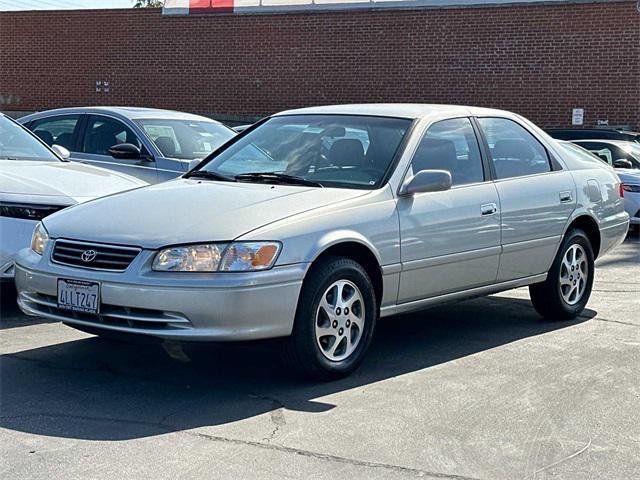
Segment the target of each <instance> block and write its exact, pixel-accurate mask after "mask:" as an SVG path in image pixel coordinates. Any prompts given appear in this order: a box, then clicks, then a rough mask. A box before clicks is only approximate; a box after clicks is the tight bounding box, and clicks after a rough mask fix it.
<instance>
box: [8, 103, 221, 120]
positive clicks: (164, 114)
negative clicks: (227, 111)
mask: <svg viewBox="0 0 640 480" xmlns="http://www.w3.org/2000/svg"><path fill="white" fill-rule="evenodd" d="M73 113H103V114H106V113H109V114H113V115H116V116H120V117H124V118H128V119H130V120H135V119H142V118H144V119H176V120H200V121H211V122H215V120H212V119H211V118H208V117H204V116H201V115H195V114H192V113H186V112H178V111H175V110H163V109H159V108H146V107H117V106H114V107H112V106H95V107H68V108H56V109H53V110H45V111H42V112H37V113H33V114H31V115H27V116H26V117H23V118H22V119H21V120H35V119H37V118H42V117H50V116H53V115H65V114H66V115H68V114H73ZM216 123H219V122H216Z"/></svg>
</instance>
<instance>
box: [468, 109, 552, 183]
mask: <svg viewBox="0 0 640 480" xmlns="http://www.w3.org/2000/svg"><path fill="white" fill-rule="evenodd" d="M483 118H495V119H499V120H507V121H509V122H513V123H515V124H516V125H518V126H519V127H520V128H522V129H524V130H525V131H526V132H527V133H528V134H529V135H531V136H532V137H533V139H534V140H535V141H536V142H538V143H539V144H540V146H541V147H542V148H543V149H544V151H545V153H546V154H547V163H548V164H549V171H548V172H539V173H530V174H527V175H519V176H517V177H506V178H498V175H497V174H496V169H495V165H494V161H493V157H492V156H491V149H490V148H489V142H488V141H487V138H486V135H485V134H484V131H483V130H482V126H481V125H480V119H483ZM472 119H473V122H474V123H475V125H476V127H477V129H478V134H479V135H480V137H481V139H482V140H481V142H482V144H483V150H484V151H485V155H486V157H487V160H488V163H489V169H490V172H491V177H492V180H493V181H494V182H502V181H508V180H513V179H518V178H528V177H535V176H538V175H548V174H551V173H556V172H559V171H562V170H563V167H562V165H561V164H560V162H558V160H557V159H556V157H555V155H554V154H553V152H552V151H551V150H549V148H548V147H547V146H546V145H545V144H544V142H542V141H541V140H540V138H538V136H537V135H536V134H535V133H534V132H532V131H531V130H530V129H529V128H527V127H526V126H525V125H523V124H522V123H521V122H519V121H518V120H516V119H513V118H509V117H505V116H501V115H474V116H473V117H472Z"/></svg>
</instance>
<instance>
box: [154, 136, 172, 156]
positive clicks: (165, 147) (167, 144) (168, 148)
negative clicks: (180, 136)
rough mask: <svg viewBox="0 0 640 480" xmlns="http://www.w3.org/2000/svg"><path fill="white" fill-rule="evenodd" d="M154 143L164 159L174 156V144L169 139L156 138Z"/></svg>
mask: <svg viewBox="0 0 640 480" xmlns="http://www.w3.org/2000/svg"><path fill="white" fill-rule="evenodd" d="M154 143H155V144H156V146H157V147H158V148H159V149H160V151H161V152H162V155H164V156H165V157H173V156H175V154H176V144H175V142H174V141H173V139H171V137H158V138H156V139H155V140H154Z"/></svg>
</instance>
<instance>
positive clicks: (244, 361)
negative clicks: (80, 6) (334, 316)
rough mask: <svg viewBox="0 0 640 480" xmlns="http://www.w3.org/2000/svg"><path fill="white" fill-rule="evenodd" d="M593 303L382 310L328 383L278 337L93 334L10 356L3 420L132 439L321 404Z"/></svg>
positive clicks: (509, 301) (537, 330)
mask: <svg viewBox="0 0 640 480" xmlns="http://www.w3.org/2000/svg"><path fill="white" fill-rule="evenodd" d="M595 314H596V312H594V311H593V310H586V311H585V312H584V314H583V315H582V316H581V317H580V318H578V319H576V320H573V321H568V322H567V321H556V322H554V321H544V320H541V319H540V317H538V316H537V314H536V313H535V311H534V310H533V308H532V307H531V304H530V302H529V301H527V300H522V299H516V298H509V297H485V298H478V299H474V300H469V301H466V302H461V303H457V304H451V305H445V306H440V307H436V308H432V309H430V310H425V311H423V312H420V313H417V314H411V315H404V316H397V317H392V318H388V319H383V320H381V321H380V323H379V326H378V327H379V328H378V330H377V332H376V336H375V338H374V341H373V344H372V347H371V350H370V352H369V354H368V356H367V358H366V359H365V361H364V363H363V365H362V366H361V367H360V369H359V370H358V371H356V372H355V373H354V374H353V375H351V376H349V377H347V378H343V379H341V380H337V381H333V382H328V383H310V382H301V381H300V380H298V379H296V378H294V377H292V376H291V374H290V373H289V370H288V369H287V368H286V366H285V365H283V363H282V362H281V361H280V356H279V354H278V353H279V352H278V348H277V347H278V345H279V344H278V342H271V343H256V344H248V345H247V344H244V345H219V344H218V345H207V344H188V345H184V346H183V348H182V350H180V349H175V348H173V349H172V348H168V349H166V350H165V349H164V348H163V347H162V346H161V345H132V344H126V343H118V342H113V341H107V340H103V339H98V338H97V337H88V338H85V339H80V340H76V341H71V342H64V343H59V344H56V345H50V346H47V347H43V348H36V349H32V350H26V351H21V352H18V353H11V354H6V355H3V356H2V357H1V358H0V362H1V366H2V368H1V369H0V380H1V386H2V389H1V392H0V420H1V425H2V426H3V427H4V428H7V429H11V430H16V431H21V432H28V433H33V434H38V435H47V436H54V437H64V438H75V439H85V440H127V439H133V438H141V437H148V436H154V435H159V434H163V433H167V432H172V431H182V430H187V429H193V428H197V427H202V426H216V425H222V424H226V423H229V422H235V421H238V420H243V419H248V418H251V417H254V416H257V415H261V414H265V413H271V415H272V417H273V414H274V412H277V411H278V410H279V409H283V408H284V409H288V410H297V411H304V412H310V413H316V412H324V411H327V410H330V409H332V408H334V407H335V406H334V405H333V404H331V403H329V402H327V401H323V400H316V399H319V398H321V397H324V396H327V395H330V394H333V393H337V392H342V391H346V390H350V389H354V388H358V387H361V386H363V385H368V384H372V383H374V382H379V381H382V380H385V379H389V378H392V377H395V376H398V375H403V374H407V373H410V372H415V371H418V370H424V369H428V368H430V367H433V366H434V365H438V364H442V363H445V362H449V361H452V360H456V359H459V358H462V357H465V356H468V355H473V354H475V353H478V352H482V351H485V350H488V349H492V348H496V347H500V346H502V345H506V344H509V343H511V342H515V341H517V340H520V339H524V338H528V337H533V336H536V335H542V334H545V333H548V332H552V331H554V330H558V329H564V328H568V327H571V326H573V325H576V324H579V323H581V322H584V321H586V320H588V319H590V318H592V317H594V316H595ZM167 351H168V352H170V353H171V355H168V354H167Z"/></svg>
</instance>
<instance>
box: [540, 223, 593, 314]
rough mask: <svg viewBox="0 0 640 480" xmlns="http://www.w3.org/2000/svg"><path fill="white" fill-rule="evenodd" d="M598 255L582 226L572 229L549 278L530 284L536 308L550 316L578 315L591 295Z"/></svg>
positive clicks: (557, 256)
mask: <svg viewBox="0 0 640 480" xmlns="http://www.w3.org/2000/svg"><path fill="white" fill-rule="evenodd" d="M594 273H595V270H594V255H593V249H592V247H591V242H590V241H589V238H588V237H587V235H586V234H585V233H584V232H583V231H582V230H578V229H575V230H571V231H570V232H569V233H568V234H567V235H566V237H565V239H564V240H563V242H562V245H560V249H559V250H558V254H557V255H556V258H555V260H554V262H553V265H552V266H551V269H550V270H549V273H548V275H547V280H546V281H544V282H542V283H537V284H535V285H531V286H530V287H529V293H530V295H531V302H532V303H533V306H534V308H535V309H536V311H537V312H538V313H539V314H540V315H542V316H543V317H545V318H548V319H561V320H566V319H571V318H575V317H577V316H578V315H580V313H581V312H582V311H583V310H584V308H585V307H586V305H587V302H588V301H589V297H590V296H591V289H592V287H593V279H594Z"/></svg>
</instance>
